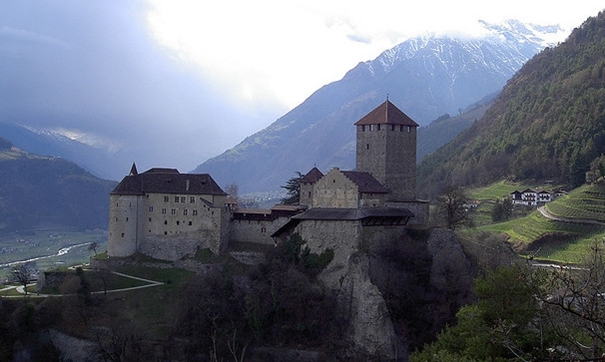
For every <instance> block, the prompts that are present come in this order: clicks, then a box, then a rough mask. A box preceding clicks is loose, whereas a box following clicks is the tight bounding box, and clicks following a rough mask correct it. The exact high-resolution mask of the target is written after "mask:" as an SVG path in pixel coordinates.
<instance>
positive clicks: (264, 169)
mask: <svg viewBox="0 0 605 362" xmlns="http://www.w3.org/2000/svg"><path fill="white" fill-rule="evenodd" d="M482 25H483V27H484V29H485V34H484V35H483V36H481V37H475V38H454V37H437V36H434V35H427V36H423V37H417V38H413V39H409V40H407V41H405V42H403V43H402V44H400V45H398V46H396V47H394V48H392V49H390V50H387V51H385V52H383V53H382V54H381V55H380V56H378V57H377V58H376V59H374V60H373V61H367V62H362V63H359V64H358V65H357V66H356V67H355V68H353V69H352V70H350V71H349V72H348V73H347V74H346V75H345V76H344V77H343V78H342V79H341V80H339V81H337V82H333V83H331V84H328V85H326V86H324V87H322V88H320V89H319V90H317V91H316V92H315V93H313V94H312V95H311V96H310V97H309V98H308V99H306V100H305V101H304V102H303V103H302V104H300V105H299V106H297V107H296V108H294V109H293V110H291V111H290V112H288V113H287V114H285V115H284V116H283V117H281V118H279V119H278V120H276V121H275V122H274V123H272V124H271V125H270V126H268V127H267V128H265V129H263V130H261V131H259V132H257V133H255V134H253V135H251V136H249V137H247V138H246V139H244V140H243V141H242V142H241V143H239V144H238V145H237V146H235V147H234V148H232V149H229V150H227V151H225V152H224V153H223V154H221V155H219V156H217V157H214V158H211V159H209V160H207V161H206V162H204V163H202V164H201V165H199V166H198V167H197V168H196V169H195V170H194V172H208V173H210V174H212V176H213V177H214V178H215V179H216V180H217V182H219V184H221V185H226V184H231V183H235V184H237V185H238V187H239V190H240V191H241V192H242V193H246V192H251V191H272V190H276V189H279V186H280V185H283V184H285V182H286V181H287V180H288V179H290V178H292V177H293V176H294V175H295V172H296V171H300V172H303V173H304V172H307V171H308V170H309V169H311V168H312V167H313V166H314V165H315V166H317V167H318V168H320V169H322V170H324V171H327V170H329V169H330V168H331V167H333V166H338V167H342V168H345V169H352V168H353V167H354V164H355V140H354V135H355V129H354V127H353V123H354V122H356V121H357V120H358V119H359V118H361V117H362V116H364V115H365V114H366V113H367V112H369V111H370V110H372V109H373V108H375V107H376V106H377V105H378V104H380V103H382V102H384V99H385V98H386V97H387V96H388V98H389V99H390V100H391V102H393V103H394V104H396V105H397V107H398V108H400V109H401V110H402V111H404V112H405V113H406V114H407V115H409V116H410V117H411V118H412V119H414V120H415V121H416V122H417V123H419V124H420V125H421V126H423V125H427V124H428V123H429V122H430V121H431V120H434V119H436V118H437V117H440V116H442V115H444V114H446V113H448V114H458V113H459V112H460V111H461V110H463V109H464V108H465V107H467V106H468V105H469V104H471V103H474V102H477V101H479V100H480V99H482V98H483V97H485V96H486V95H488V94H493V93H495V92H498V91H500V90H501V88H502V87H503V86H504V85H505V84H506V81H507V80H508V79H509V78H510V77H511V76H512V75H513V74H514V73H515V72H516V71H517V70H518V69H519V68H520V67H521V66H522V65H523V64H524V63H525V62H526V61H527V60H528V59H530V58H531V57H533V56H534V55H535V54H536V53H538V52H539V51H540V50H541V49H543V48H544V46H545V40H544V39H547V38H548V37H549V36H552V35H553V34H555V33H556V32H557V31H559V30H560V29H559V28H558V27H538V26H530V25H525V24H522V23H520V22H518V21H513V20H511V21H508V22H506V23H504V24H500V25H492V24H488V23H485V22H483V23H482Z"/></svg>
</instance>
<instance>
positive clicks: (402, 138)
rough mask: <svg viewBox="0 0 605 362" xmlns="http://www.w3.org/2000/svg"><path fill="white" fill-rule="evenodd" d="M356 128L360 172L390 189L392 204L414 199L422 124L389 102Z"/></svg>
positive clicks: (357, 163)
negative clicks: (418, 139) (369, 174)
mask: <svg viewBox="0 0 605 362" xmlns="http://www.w3.org/2000/svg"><path fill="white" fill-rule="evenodd" d="M355 126H356V127H357V162H356V169H357V171H365V172H369V173H371V174H372V176H374V177H375V178H376V179H377V180H378V181H380V182H381V183H382V184H383V185H384V186H386V187H387V188H389V189H390V190H391V194H390V196H389V201H406V200H413V199H414V198H415V194H416V129H417V128H418V124H417V123H416V122H414V121H413V120H412V119H411V118H410V117H408V116H407V115H406V114H405V113H403V112H402V111H401V110H399V108H397V107H395V105H393V103H391V102H390V101H389V100H388V99H387V100H386V101H385V102H384V103H383V104H381V105H380V106H378V107H377V108H376V109H374V110H373V111H371V112H370V113H368V114H367V115H366V116H364V117H363V118H361V119H360V120H359V121H357V122H356V123H355Z"/></svg>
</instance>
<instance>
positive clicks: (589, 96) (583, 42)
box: [418, 12, 605, 197]
mask: <svg viewBox="0 0 605 362" xmlns="http://www.w3.org/2000/svg"><path fill="white" fill-rule="evenodd" d="M604 70H605V14H604V13H603V12H601V13H600V14H599V15H598V16H597V17H593V18H589V19H588V20H587V21H586V22H585V23H584V24H583V25H582V26H581V27H580V28H577V29H575V30H574V31H573V32H572V34H571V35H570V36H569V38H568V39H567V40H566V41H565V42H564V43H562V44H560V45H559V46H557V47H555V48H547V49H545V50H544V51H542V52H541V53H540V54H538V55H537V56H536V57H534V58H533V59H532V60H530V61H529V62H527V64H525V65H524V66H523V67H522V68H521V69H520V70H519V72H518V73H517V74H516V75H515V76H514V77H513V78H512V79H511V80H510V81H509V82H508V84H507V85H506V87H505V88H504V89H503V91H502V93H501V94H500V96H499V97H498V98H497V100H496V101H495V103H494V105H493V106H492V107H491V108H490V109H489V110H488V111H487V112H486V114H485V115H484V117H483V118H482V119H481V120H480V121H478V122H476V123H475V124H474V125H473V126H472V127H470V128H469V129H467V130H466V131H464V132H462V133H461V134H460V135H459V136H458V137H456V138H455V139H454V140H453V141H452V142H451V143H449V144H447V145H446V146H444V147H442V148H441V149H439V150H438V151H437V152H435V153H434V154H432V155H430V156H428V157H426V158H425V159H424V160H423V162H422V163H421V164H420V165H419V169H418V177H419V179H420V180H422V182H421V183H420V184H421V185H424V188H423V189H422V190H421V195H423V196H425V197H429V196H431V195H434V194H435V193H436V192H439V189H440V188H442V187H443V186H444V185H447V184H454V185H467V186H468V185H481V184H487V183H490V182H493V181H496V180H498V179H502V178H508V179H517V180H531V179H534V180H549V179H551V180H554V181H557V182H558V183H564V184H568V185H570V186H571V187H577V186H579V185H581V184H582V183H583V182H584V179H585V173H586V171H588V170H589V169H590V163H591V161H593V160H594V159H595V158H596V157H598V156H599V155H601V154H603V153H605V73H604ZM429 185H430V186H429Z"/></svg>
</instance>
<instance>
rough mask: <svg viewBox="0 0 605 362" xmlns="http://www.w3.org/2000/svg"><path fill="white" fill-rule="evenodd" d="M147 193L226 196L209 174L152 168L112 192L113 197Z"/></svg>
mask: <svg viewBox="0 0 605 362" xmlns="http://www.w3.org/2000/svg"><path fill="white" fill-rule="evenodd" d="M146 193H163V194H183V195H187V194H191V195H226V193H225V192H224V191H223V190H222V189H221V188H220V186H219V185H218V184H217V183H216V182H215V181H214V179H213V178H212V177H211V176H210V175H209V174H207V173H202V174H194V173H180V172H179V171H178V170H177V169H173V168H152V169H150V170H148V171H145V172H143V173H138V174H130V175H128V176H126V177H124V178H123V179H122V181H121V182H120V183H119V184H118V186H116V188H115V189H113V191H112V192H111V194H112V195H144V194H146Z"/></svg>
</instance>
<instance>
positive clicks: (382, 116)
mask: <svg viewBox="0 0 605 362" xmlns="http://www.w3.org/2000/svg"><path fill="white" fill-rule="evenodd" d="M369 124H397V125H403V126H410V127H418V123H416V122H414V121H413V120H412V119H411V118H410V117H408V116H407V115H406V114H405V113H403V112H402V111H401V110H400V109H399V108H397V107H395V105H394V104H393V103H391V102H390V101H389V100H388V99H387V100H386V101H385V102H384V103H383V104H381V105H379V106H378V107H376V108H375V109H374V110H373V111H371V112H370V113H368V114H367V115H365V116H364V117H363V118H361V119H360V120H359V121H357V122H356V123H355V125H356V126H361V125H369Z"/></svg>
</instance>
